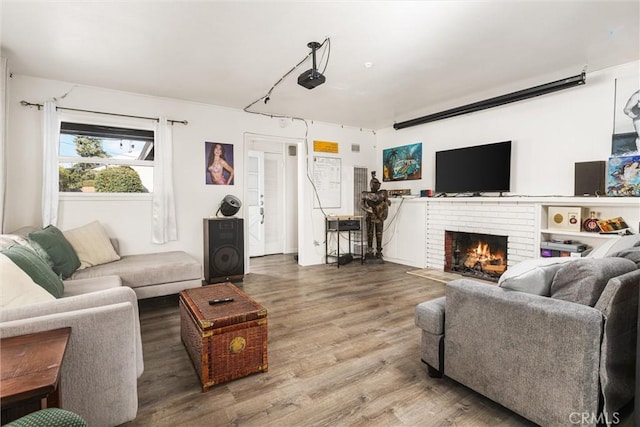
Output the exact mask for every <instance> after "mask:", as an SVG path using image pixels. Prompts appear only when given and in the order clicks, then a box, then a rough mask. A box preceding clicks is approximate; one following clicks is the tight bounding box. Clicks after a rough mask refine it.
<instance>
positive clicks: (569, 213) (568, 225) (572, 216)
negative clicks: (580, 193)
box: [547, 206, 582, 231]
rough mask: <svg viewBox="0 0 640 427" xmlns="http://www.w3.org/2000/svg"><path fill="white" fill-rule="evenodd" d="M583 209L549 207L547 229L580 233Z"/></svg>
mask: <svg viewBox="0 0 640 427" xmlns="http://www.w3.org/2000/svg"><path fill="white" fill-rule="evenodd" d="M581 213H582V209H581V208H579V207H575V206H549V217H548V218H549V219H548V221H547V228H549V229H553V230H563V231H580V227H581V226H582V221H581Z"/></svg>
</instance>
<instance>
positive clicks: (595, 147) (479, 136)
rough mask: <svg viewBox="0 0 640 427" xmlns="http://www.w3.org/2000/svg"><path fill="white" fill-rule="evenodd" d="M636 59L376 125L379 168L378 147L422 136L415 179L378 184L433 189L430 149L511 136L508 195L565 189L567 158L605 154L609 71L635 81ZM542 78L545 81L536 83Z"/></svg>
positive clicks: (568, 186)
mask: <svg viewBox="0 0 640 427" xmlns="http://www.w3.org/2000/svg"><path fill="white" fill-rule="evenodd" d="M639 65H640V63H639V62H633V63H629V64H625V65H623V66H619V67H615V68H609V69H606V70H602V71H598V72H593V73H587V83H586V85H583V86H578V87H574V88H571V89H566V90H563V91H560V92H556V93H552V94H547V95H543V96H540V97H537V98H532V99H529V100H525V101H519V102H516V103H512V104H508V105H503V106H500V107H496V108H492V109H488V110H484V111H480V112H476V113H472V114H467V115H463V116H458V117H454V118H451V119H446V120H441V121H437V122H432V123H427V124H423V125H419V126H415V127H411V128H406V129H401V130H394V129H393V128H392V127H390V128H386V129H383V130H380V131H378V132H377V141H378V146H379V150H378V152H377V160H376V167H377V168H378V169H379V170H382V150H383V149H385V148H390V147H396V146H401V145H407V144H412V143H417V142H422V150H423V152H422V156H423V157H422V161H423V165H422V166H423V172H422V179H421V180H416V181H404V182H388V183H383V188H386V189H398V188H409V189H411V192H412V194H419V193H420V190H422V189H434V188H435V152H436V151H439V150H445V149H450V148H458V147H466V146H473V145H480V144H486V143H492V142H500V141H507V140H510V141H513V146H512V163H511V192H510V194H513V195H525V196H533V195H562V196H572V195H573V192H574V163H575V162H586V161H595V160H607V159H608V158H609V156H610V154H611V135H612V130H613V110H614V82H615V79H616V78H628V77H630V76H635V78H636V80H637V81H638V82H639V83H638V86H639V87H640V80H639V78H638V76H639V75H640V73H639V71H638V70H639ZM575 74H578V73H575ZM568 76H569V74H567V75H563V76H560V78H561V77H568ZM556 80H557V79H556ZM549 81H553V80H543V81H540V82H538V83H537V84H542V83H547V82H549ZM531 86H533V85H528V86H527V85H524V86H518V85H511V88H510V90H506V91H505V92H499V93H495V94H493V95H491V96H498V95H504V94H506V93H509V92H513V91H515V90H518V89H526V88H528V87H531ZM636 89H637V88H636ZM629 95H631V93H629V94H627V96H629ZM491 96H478V97H476V98H473V97H468V98H467V99H466V100H464V101H460V102H459V103H457V102H455V101H452V103H451V105H449V106H448V107H445V108H442V109H441V110H436V111H442V110H446V109H448V108H454V107H459V106H462V105H466V104H468V103H470V102H475V101H482V100H484V99H487V98H489V97H491ZM436 111H431V112H434V113H435V112H436ZM423 115H426V114H425V113H424V112H422V113H417V114H416V115H415V116H412V117H408V119H409V118H417V117H421V116H423ZM629 121H631V120H630V119H629Z"/></svg>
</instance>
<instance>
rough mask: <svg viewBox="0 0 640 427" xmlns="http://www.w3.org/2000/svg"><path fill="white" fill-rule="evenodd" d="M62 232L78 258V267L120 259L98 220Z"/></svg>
mask: <svg viewBox="0 0 640 427" xmlns="http://www.w3.org/2000/svg"><path fill="white" fill-rule="evenodd" d="M62 234H64V237H65V238H66V239H67V240H68V241H69V243H71V247H73V250H74V251H76V255H78V258H79V259H80V269H83V268H87V267H92V266H94V265H100V264H106V263H108V262H113V261H117V260H119V259H120V256H119V255H118V254H117V253H116V251H115V249H114V248H113V245H112V244H111V240H109V236H108V235H107V232H106V231H104V228H103V227H102V224H100V223H99V222H98V221H93V222H91V223H89V224H86V225H83V226H82V227H78V228H74V229H71V230H67V231H64V232H63V233H62Z"/></svg>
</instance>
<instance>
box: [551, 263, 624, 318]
mask: <svg viewBox="0 0 640 427" xmlns="http://www.w3.org/2000/svg"><path fill="white" fill-rule="evenodd" d="M633 270H636V264H635V263H634V262H633V261H630V260H628V259H624V258H615V257H609V258H579V259H576V260H575V261H573V262H569V263H567V264H566V265H564V266H563V267H562V268H561V269H560V270H558V272H557V273H556V275H555V277H554V278H553V282H552V283H551V298H556V299H561V300H565V301H570V302H575V303H578V304H583V305H588V306H590V307H593V306H595V304H596V302H597V301H598V299H599V298H600V294H602V291H603V290H604V288H605V286H606V285H607V282H608V281H609V279H611V278H614V277H617V276H621V275H623V274H625V273H628V272H630V271H633Z"/></svg>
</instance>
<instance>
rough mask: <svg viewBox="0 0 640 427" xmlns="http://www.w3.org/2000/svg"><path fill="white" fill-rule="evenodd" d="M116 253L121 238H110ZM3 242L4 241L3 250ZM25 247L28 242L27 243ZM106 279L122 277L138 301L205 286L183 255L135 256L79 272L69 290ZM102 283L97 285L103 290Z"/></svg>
mask: <svg viewBox="0 0 640 427" xmlns="http://www.w3.org/2000/svg"><path fill="white" fill-rule="evenodd" d="M39 229H40V228H39V227H33V226H26V227H22V228H20V229H18V230H16V231H14V232H12V233H10V234H9V235H0V237H3V236H5V237H7V238H6V239H4V241H5V243H4V244H5V245H8V244H9V243H7V242H11V241H12V239H16V236H18V237H20V238H23V239H24V240H25V241H27V240H28V234H29V233H30V232H32V231H35V230H39ZM109 240H110V241H111V244H112V245H113V248H114V250H115V252H116V253H119V252H120V250H119V249H120V245H119V241H118V239H117V238H114V237H109ZM1 241H2V239H0V246H2V244H1ZM23 243H24V242H23ZM103 276H118V277H120V279H121V280H122V284H123V285H124V286H128V287H130V288H131V289H133V290H134V291H135V293H136V295H137V297H138V299H143V298H151V297H157V296H163V295H171V294H177V293H178V292H180V291H182V290H183V289H189V288H194V287H198V286H202V265H201V264H200V263H199V262H198V261H196V260H195V259H194V258H193V257H192V256H190V255H189V254H187V253H186V252H183V251H168V252H154V253H146V254H135V255H120V259H119V260H117V261H112V262H108V263H105V264H100V265H94V266H91V267H87V268H82V269H78V270H76V271H75V272H74V273H73V274H72V275H71V277H70V278H69V279H68V280H65V287H66V284H67V283H70V282H72V281H74V280H78V279H99V278H100V277H103ZM99 283H100V281H99V280H98V281H97V284H98V287H99ZM85 286H86V284H85Z"/></svg>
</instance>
